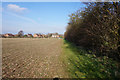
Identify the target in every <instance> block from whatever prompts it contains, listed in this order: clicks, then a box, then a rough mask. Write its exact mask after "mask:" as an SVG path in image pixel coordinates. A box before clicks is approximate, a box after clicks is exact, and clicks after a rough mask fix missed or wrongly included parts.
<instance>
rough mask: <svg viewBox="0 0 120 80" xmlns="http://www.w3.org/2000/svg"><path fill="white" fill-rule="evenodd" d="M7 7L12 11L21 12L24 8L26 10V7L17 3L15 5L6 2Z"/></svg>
mask: <svg viewBox="0 0 120 80" xmlns="http://www.w3.org/2000/svg"><path fill="white" fill-rule="evenodd" d="M7 8H8V9H9V10H12V11H14V12H18V13H19V12H23V11H24V10H26V9H27V8H23V7H20V6H18V5H15V4H8V5H7Z"/></svg>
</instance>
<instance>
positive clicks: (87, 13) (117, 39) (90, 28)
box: [64, 2, 120, 60]
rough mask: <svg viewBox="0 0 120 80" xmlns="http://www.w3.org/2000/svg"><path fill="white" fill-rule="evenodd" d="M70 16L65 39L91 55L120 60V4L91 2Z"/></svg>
mask: <svg viewBox="0 0 120 80" xmlns="http://www.w3.org/2000/svg"><path fill="white" fill-rule="evenodd" d="M85 4H87V7H86V8H85V9H84V10H83V11H81V10H78V11H76V12H75V13H72V14H71V15H70V21H69V23H68V26H67V29H66V32H65V34H64V37H65V39H66V40H68V41H70V42H72V43H74V44H75V45H77V46H83V47H84V48H85V49H87V50H88V52H89V53H92V54H95V55H97V56H108V57H111V58H113V59H116V60H120V2H91V3H85Z"/></svg>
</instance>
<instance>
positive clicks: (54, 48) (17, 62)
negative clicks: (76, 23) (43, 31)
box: [2, 38, 68, 78]
mask: <svg viewBox="0 0 120 80" xmlns="http://www.w3.org/2000/svg"><path fill="white" fill-rule="evenodd" d="M2 42H3V43H2V60H3V61H2V74H3V77H9V78H53V77H61V78H66V77H68V76H67V74H66V72H65V70H64V67H63V64H62V62H61V60H60V54H61V46H62V40H61V39H37V38H36V39H35V38H31V39H30V38H26V39H22V38H21V39H20V38H18V39H17V38H16V39H13V38H9V39H3V40H2Z"/></svg>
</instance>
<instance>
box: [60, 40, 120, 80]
mask: <svg viewBox="0 0 120 80" xmlns="http://www.w3.org/2000/svg"><path fill="white" fill-rule="evenodd" d="M62 49H63V51H62V57H61V59H62V61H63V64H64V65H65V68H66V70H67V72H68V73H69V76H70V78H118V77H119V73H120V69H119V68H118V65H119V63H118V62H116V61H114V60H112V59H110V58H108V57H106V56H104V57H96V56H95V55H93V54H88V53H87V52H86V51H85V50H84V49H83V48H80V47H76V46H75V45H73V44H71V43H69V42H67V41H65V40H64V44H63V46H62ZM119 78H120V77H119Z"/></svg>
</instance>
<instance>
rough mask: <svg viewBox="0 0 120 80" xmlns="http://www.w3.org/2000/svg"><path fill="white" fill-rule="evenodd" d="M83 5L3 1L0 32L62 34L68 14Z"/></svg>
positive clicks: (83, 5)
mask: <svg viewBox="0 0 120 80" xmlns="http://www.w3.org/2000/svg"><path fill="white" fill-rule="evenodd" d="M84 7H86V6H85V4H83V3H81V2H3V3H2V8H0V9H2V12H1V13H2V33H3V34H4V33H13V34H17V33H18V31H20V30H23V31H24V33H25V34H28V33H31V34H34V33H44V34H47V33H55V32H58V33H59V34H64V32H65V31H66V27H67V25H68V22H69V15H70V14H72V13H73V12H75V11H77V10H79V9H80V10H82V9H83V8H84Z"/></svg>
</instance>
